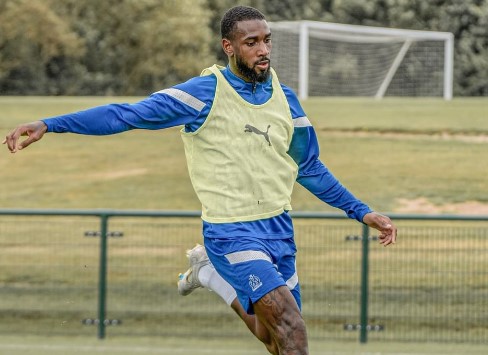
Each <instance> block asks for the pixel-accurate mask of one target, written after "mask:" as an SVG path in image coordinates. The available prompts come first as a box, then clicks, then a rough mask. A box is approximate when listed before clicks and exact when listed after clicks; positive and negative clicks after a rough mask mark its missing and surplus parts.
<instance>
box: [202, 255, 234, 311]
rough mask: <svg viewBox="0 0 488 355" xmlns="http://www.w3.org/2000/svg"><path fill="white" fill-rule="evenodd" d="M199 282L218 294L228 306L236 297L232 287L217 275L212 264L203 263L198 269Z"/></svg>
mask: <svg viewBox="0 0 488 355" xmlns="http://www.w3.org/2000/svg"><path fill="white" fill-rule="evenodd" d="M198 280H199V281H200V283H201V284H202V285H203V286H204V287H206V288H208V289H209V290H212V291H213V292H215V293H216V294H218V295H219V296H220V297H222V299H223V300H224V301H225V303H227V305H229V306H230V304H231V303H232V301H234V300H235V299H236V297H237V294H236V291H235V290H234V288H233V287H232V286H231V285H230V284H229V283H228V282H227V281H225V280H224V279H223V278H222V276H220V275H219V273H218V272H217V270H215V268H214V267H213V265H212V264H208V265H204V266H202V267H201V268H200V271H198Z"/></svg>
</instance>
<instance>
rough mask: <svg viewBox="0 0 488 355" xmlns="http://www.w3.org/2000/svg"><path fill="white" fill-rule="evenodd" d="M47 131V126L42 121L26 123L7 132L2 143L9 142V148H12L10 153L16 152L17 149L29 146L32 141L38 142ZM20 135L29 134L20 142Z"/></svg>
mask: <svg viewBox="0 0 488 355" xmlns="http://www.w3.org/2000/svg"><path fill="white" fill-rule="evenodd" d="M46 131H47V126H46V124H45V123H44V122H42V121H35V122H31V123H25V124H22V125H20V126H18V127H17V128H15V129H14V130H13V131H12V132H10V133H9V134H7V136H6V137H5V139H4V141H3V142H2V144H7V148H8V150H10V153H15V152H17V150H22V149H24V148H26V147H28V146H29V145H30V144H31V143H34V142H37V141H38V140H39V139H41V138H42V136H43V135H44V133H46ZM20 136H27V137H28V138H27V139H25V140H23V141H22V142H19V138H20Z"/></svg>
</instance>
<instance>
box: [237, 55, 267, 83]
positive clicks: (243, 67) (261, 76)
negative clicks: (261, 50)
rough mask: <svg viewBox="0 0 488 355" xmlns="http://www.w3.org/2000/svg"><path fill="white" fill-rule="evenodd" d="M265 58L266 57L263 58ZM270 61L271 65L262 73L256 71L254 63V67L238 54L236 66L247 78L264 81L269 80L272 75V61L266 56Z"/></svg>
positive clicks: (255, 81)
mask: <svg viewBox="0 0 488 355" xmlns="http://www.w3.org/2000/svg"><path fill="white" fill-rule="evenodd" d="M263 59H264V58H263ZM266 59H267V60H268V61H269V63H270V64H269V66H268V68H267V69H266V70H265V71H262V72H260V73H258V72H256V68H255V67H256V65H255V64H254V65H253V66H252V67H249V66H248V65H247V64H246V63H244V61H243V60H242V59H241V57H240V56H238V55H237V56H236V66H237V70H239V73H240V74H241V75H242V76H243V77H245V78H247V79H248V80H249V81H251V82H253V83H264V82H266V81H267V80H268V78H269V76H270V70H269V69H270V68H271V61H270V60H269V59H268V58H266Z"/></svg>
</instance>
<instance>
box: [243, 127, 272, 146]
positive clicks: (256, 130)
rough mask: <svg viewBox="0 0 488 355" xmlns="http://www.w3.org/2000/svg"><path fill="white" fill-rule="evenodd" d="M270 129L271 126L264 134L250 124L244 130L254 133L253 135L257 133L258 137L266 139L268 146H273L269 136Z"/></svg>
mask: <svg viewBox="0 0 488 355" xmlns="http://www.w3.org/2000/svg"><path fill="white" fill-rule="evenodd" d="M269 127H271V125H268V128H267V129H266V132H262V131H260V130H259V129H257V128H256V127H253V126H251V125H250V124H247V125H246V126H245V127H244V128H245V129H244V132H253V133H256V134H257V135H261V136H263V137H264V139H266V142H268V144H269V145H270V146H271V141H270V140H269V135H268V132H269Z"/></svg>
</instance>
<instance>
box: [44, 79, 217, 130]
mask: <svg viewBox="0 0 488 355" xmlns="http://www.w3.org/2000/svg"><path fill="white" fill-rule="evenodd" d="M193 92H197V93H198V95H199V96H195V95H193ZM213 92H215V79H214V78H209V77H196V78H193V79H191V80H189V81H187V82H185V83H182V84H179V85H176V86H174V87H172V88H169V89H165V90H161V91H159V92H156V93H154V94H152V95H151V96H149V97H148V98H146V99H144V100H142V101H140V102H137V103H134V104H127V103H124V104H109V105H103V106H98V107H94V108H90V109H88V110H84V111H79V112H75V113H70V114H66V115H61V116H56V117H50V118H46V119H43V120H42V121H43V122H44V123H45V124H46V126H47V132H56V133H64V132H70V133H78V134H87V135H108V134H116V133H120V132H124V131H128V130H131V129H150V130H157V129H163V128H168V127H174V126H180V125H189V124H193V123H194V122H195V121H198V120H202V123H203V121H204V120H205V118H206V113H208V111H209V109H210V108H209V107H210V106H211V104H212V102H213ZM202 94H203V97H201V96H202ZM209 94H211V95H209Z"/></svg>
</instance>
